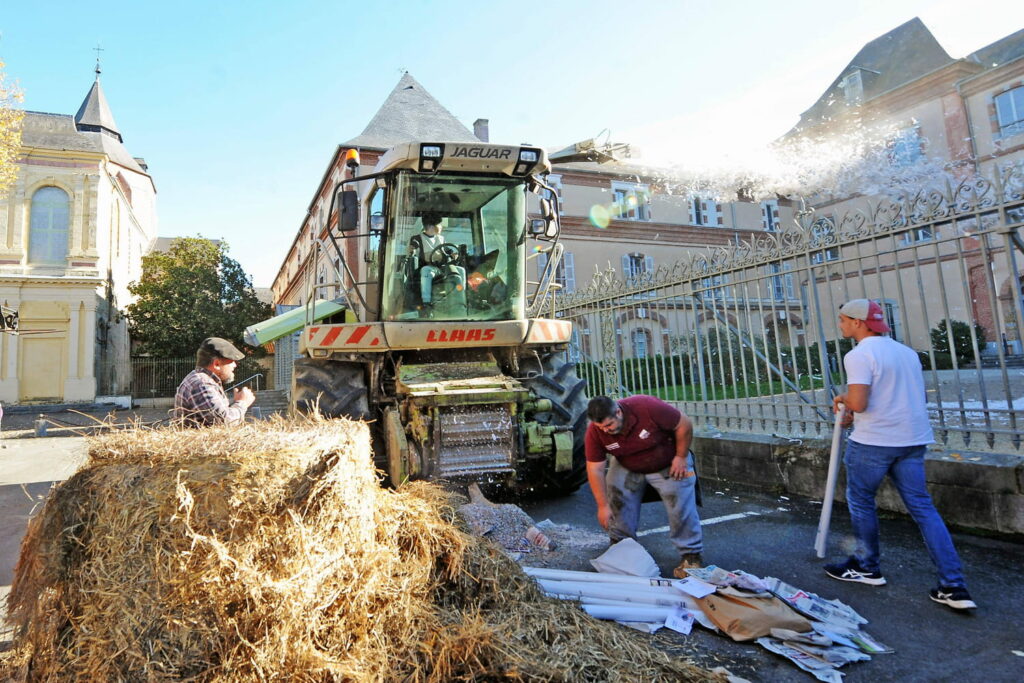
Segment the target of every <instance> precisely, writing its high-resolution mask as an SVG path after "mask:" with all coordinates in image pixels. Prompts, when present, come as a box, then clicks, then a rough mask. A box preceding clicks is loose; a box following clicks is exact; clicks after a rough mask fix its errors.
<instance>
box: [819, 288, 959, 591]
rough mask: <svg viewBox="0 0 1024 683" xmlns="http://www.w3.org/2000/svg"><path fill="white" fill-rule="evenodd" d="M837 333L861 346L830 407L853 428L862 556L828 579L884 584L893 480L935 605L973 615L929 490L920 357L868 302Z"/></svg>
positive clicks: (852, 468)
mask: <svg viewBox="0 0 1024 683" xmlns="http://www.w3.org/2000/svg"><path fill="white" fill-rule="evenodd" d="M839 331H840V333H842V335H843V337H845V338H846V339H853V340H854V341H855V342H856V343H857V345H856V346H855V347H854V349H853V350H852V351H850V352H849V353H847V354H846V356H845V357H844V358H843V365H844V367H845V369H846V380H847V389H846V393H844V394H840V395H839V396H836V397H835V399H834V400H833V407H834V409H835V411H836V412H839V404H840V403H842V404H843V405H845V406H846V409H847V415H848V416H849V418H850V420H852V423H853V432H852V433H851V434H850V438H849V440H848V441H847V445H846V454H845V457H844V459H843V462H844V463H845V464H846V501H847V505H848V507H849V509H850V521H851V523H852V525H853V531H854V535H855V536H856V539H857V548H856V551H855V553H854V554H853V555H852V556H850V557H849V558H848V559H847V560H846V561H845V562H839V563H836V564H828V565H825V573H827V574H828V575H829V576H831V577H832V578H833V579H838V580H840V581H854V582H856V583H863V584H867V585H869V586H881V585H884V584H885V577H884V576H882V572H881V568H880V565H879V558H880V551H879V543H878V515H877V513H876V510H875V494H876V493H877V491H878V487H879V485H881V483H882V480H883V479H884V478H885V476H886V475H889V477H890V478H891V479H892V482H893V484H895V486H896V490H897V491H898V492H899V494H900V497H901V498H902V499H903V503H904V505H906V507H907V510H908V511H909V512H910V515H911V517H913V518H914V521H915V522H917V526H918V528H919V529H920V530H921V535H922V536H923V537H924V543H925V545H926V546H927V547H928V553H929V555H930V556H931V558H932V561H933V562H934V563H935V566H936V569H937V570H938V575H939V585H938V587H936V588H933V589H932V590H931V593H930V597H931V599H932V600H934V601H935V602H938V603H941V604H943V605H947V606H949V607H951V608H953V609H955V610H966V609H971V608H974V607H976V605H975V603H974V601H973V600H971V596H970V593H968V592H967V584H966V582H965V580H964V575H963V569H962V567H961V565H960V558H959V556H958V555H957V552H956V549H955V548H954V547H953V540H952V538H950V535H949V531H948V530H947V529H946V525H945V523H943V521H942V518H941V517H940V516H939V513H938V511H937V510H936V509H935V505H934V504H933V503H932V499H931V496H929V495H928V490H927V488H926V487H925V474H924V454H925V450H926V448H927V445H928V444H930V443H934V442H935V439H934V438H933V436H932V428H931V424H930V423H929V421H928V410H927V406H926V404H925V389H924V378H923V376H922V374H921V361H920V360H919V359H918V356H917V352H915V351H914V350H913V349H911V348H909V347H907V346H904V345H903V344H900V343H899V342H897V341H895V340H894V339H892V338H890V337H887V336H885V333H886V332H888V331H889V326H888V325H887V324H886V322H885V314H884V313H883V312H882V307H881V306H880V305H878V303H876V302H874V301H869V300H868V299H854V300H853V301H850V302H847V303H845V304H843V305H842V306H841V307H840V308H839ZM847 426H848V425H847Z"/></svg>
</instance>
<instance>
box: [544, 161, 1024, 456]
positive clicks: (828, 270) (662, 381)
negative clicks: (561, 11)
mask: <svg viewBox="0 0 1024 683" xmlns="http://www.w3.org/2000/svg"><path fill="white" fill-rule="evenodd" d="M993 173H994V175H993V177H992V178H991V179H983V178H978V177H973V178H970V179H966V180H963V181H960V182H956V181H947V182H944V183H943V184H942V185H941V186H940V187H934V188H927V189H923V190H921V191H919V192H916V193H913V194H910V195H905V196H898V197H892V198H883V199H877V198H876V199H874V200H870V201H869V200H854V201H845V202H843V203H842V204H833V207H834V208H824V209H818V210H816V211H803V212H798V214H797V220H796V221H795V224H793V225H790V226H788V227H787V228H786V229H784V230H781V231H779V232H765V233H764V234H762V235H759V236H758V237H756V238H755V239H753V240H751V241H749V242H743V243H738V244H735V245H732V246H729V247H724V248H714V249H709V250H704V251H699V252H695V253H692V254H691V255H690V256H689V257H688V258H685V259H683V260H680V261H678V262H677V263H675V264H673V265H671V266H663V267H659V268H658V269H657V270H655V271H654V272H642V273H640V274H639V275H637V276H635V277H631V278H623V277H621V276H619V275H618V274H617V273H616V272H615V271H614V269H610V270H608V271H607V272H602V273H597V274H596V275H595V277H594V279H593V280H592V281H591V283H590V284H589V286H587V287H585V288H584V289H581V290H578V291H576V292H574V293H571V294H567V295H559V296H556V297H555V298H554V300H553V302H552V308H553V314H554V315H556V316H557V317H561V318H566V319H570V320H572V321H573V322H574V323H576V324H575V327H574V333H573V343H572V344H571V346H570V349H569V351H568V353H569V354H570V356H571V357H572V358H573V359H574V360H576V361H577V362H578V363H579V365H580V370H581V372H582V374H583V375H584V376H586V377H587V379H588V380H589V382H590V387H591V389H590V391H591V393H592V394H597V393H607V394H610V395H617V396H621V395H626V394H630V393H647V394H653V395H656V396H660V397H661V398H664V399H666V400H668V401H670V402H672V403H675V404H677V405H678V406H679V407H680V408H682V409H683V410H684V411H686V412H687V413H688V414H690V415H691V416H693V417H695V418H697V422H698V424H699V425H700V426H702V428H703V429H706V430H711V431H714V430H732V431H748V432H761V433H774V434H777V435H780V436H787V437H800V436H804V435H822V436H825V435H827V434H828V433H829V431H830V429H831V427H830V425H831V422H832V416H831V414H830V411H829V406H830V405H831V396H832V395H834V392H835V391H836V389H837V387H838V386H839V385H842V384H843V383H845V376H844V371H843V365H842V362H841V358H842V355H843V354H844V353H845V352H846V351H847V350H849V349H850V348H851V343H850V342H849V341H848V340H844V339H841V335H840V334H839V330H838V325H837V313H836V311H837V309H838V307H839V306H840V305H841V304H842V303H843V302H845V301H847V300H849V299H854V298H870V299H874V300H876V301H879V302H880V303H881V304H882V305H883V307H884V310H885V312H886V315H887V318H888V321H889V325H890V327H891V328H892V330H893V331H892V335H893V336H894V337H895V338H896V339H897V340H899V341H901V342H903V343H905V344H907V345H908V346H911V347H913V348H914V349H916V350H918V352H919V354H920V356H921V361H922V365H923V367H924V368H925V380H926V385H927V392H928V401H929V407H930V409H931V413H932V417H933V421H934V426H935V429H936V438H937V439H938V440H939V441H940V442H941V443H943V444H945V445H947V446H949V447H952V448H965V449H966V448H972V449H979V448H980V449H1012V450H1014V451H1017V450H1019V449H1020V443H1021V435H1020V427H1021V425H1022V424H1024V421H1022V419H1024V398H1021V397H1024V369H1022V367H1024V349H1022V344H1021V334H1020V328H1019V324H1020V323H1019V321H1021V320H1024V309H1022V298H1024V293H1022V288H1021V283H1022V280H1021V271H1020V263H1021V259H1022V255H1024V242H1022V239H1021V235H1020V232H1021V231H1020V228H1021V226H1022V225H1024V165H1021V164H1018V165H1016V166H1011V167H1007V168H1003V169H997V170H994V172H993ZM1018 364H1019V365H1020V366H1022V367H1016V366H1017V365H1018Z"/></svg>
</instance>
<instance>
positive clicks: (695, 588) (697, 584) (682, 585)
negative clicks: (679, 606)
mask: <svg viewBox="0 0 1024 683" xmlns="http://www.w3.org/2000/svg"><path fill="white" fill-rule="evenodd" d="M675 587H676V588H677V589H678V590H681V591H682V592H684V593H686V594H687V595H692V596H693V597H695V598H703V597H704V596H705V595H710V594H712V593H714V592H715V586H714V585H713V584H710V583H706V582H704V581H701V580H700V579H695V578H694V577H692V576H690V577H687V578H685V579H680V580H679V581H676V583H675Z"/></svg>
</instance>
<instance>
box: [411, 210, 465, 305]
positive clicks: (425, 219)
mask: <svg viewBox="0 0 1024 683" xmlns="http://www.w3.org/2000/svg"><path fill="white" fill-rule="evenodd" d="M421 221H422V223H423V231H422V232H420V233H418V234H416V235H413V236H412V239H411V240H409V255H410V256H412V257H413V258H415V259H416V267H417V268H418V269H419V283H418V284H419V295H420V301H421V302H422V303H423V305H424V306H427V307H429V306H430V305H431V304H432V303H433V287H434V280H435V279H436V278H437V277H438V276H439V275H445V276H446V277H447V278H448V279H450V280H452V285H453V286H454V287H456V288H458V289H459V291H461V290H462V289H464V288H465V285H466V269H465V268H463V267H462V266H460V265H458V264H457V263H456V262H455V261H454V260H453V258H452V256H451V254H452V253H455V254H458V248H457V247H454V246H453V247H451V248H450V249H451V251H449V252H448V255H445V254H442V253H440V252H439V251H438V249H439V247H440V246H441V245H442V244H446V242H445V240H444V235H442V234H441V231H442V229H443V226H442V223H441V215H440V214H437V213H426V214H424V215H423V216H422V218H421Z"/></svg>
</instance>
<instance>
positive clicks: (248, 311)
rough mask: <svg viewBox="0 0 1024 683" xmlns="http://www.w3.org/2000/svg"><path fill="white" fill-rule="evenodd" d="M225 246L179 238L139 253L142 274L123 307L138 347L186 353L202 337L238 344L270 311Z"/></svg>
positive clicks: (179, 355)
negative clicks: (167, 247)
mask: <svg viewBox="0 0 1024 683" xmlns="http://www.w3.org/2000/svg"><path fill="white" fill-rule="evenodd" d="M227 251H228V247H227V245H226V244H224V243H223V242H213V241H211V240H208V239H203V238H200V237H183V238H181V239H177V240H175V241H174V242H173V243H172V245H171V248H170V250H168V251H166V252H154V253H152V254H149V255H147V256H144V257H143V258H142V278H141V279H140V280H139V281H137V282H133V283H131V284H130V285H128V291H129V292H131V293H132V295H134V296H135V297H136V301H135V303H133V304H131V305H129V306H128V311H127V312H128V324H129V330H130V331H131V334H132V338H133V340H135V341H136V342H138V351H139V352H141V353H144V354H150V355H153V356H160V357H163V358H184V357H188V356H192V355H193V354H195V352H196V349H197V348H199V343H200V342H201V341H202V340H203V339H205V338H206V337H223V338H225V339H227V340H229V341H231V342H232V343H234V344H236V345H239V344H240V342H241V340H242V332H243V330H245V328H246V327H247V326H248V325H251V324H252V323H255V322H259V321H260V320H266V319H267V318H269V317H270V316H271V315H273V309H272V308H271V307H270V305H268V304H265V303H263V302H261V301H260V300H259V299H257V298H256V292H255V291H254V290H253V288H252V281H251V280H250V278H249V276H248V275H246V274H245V272H244V271H243V270H242V266H240V265H239V264H238V262H237V261H235V260H234V259H232V258H230V257H228V255H227Z"/></svg>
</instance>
